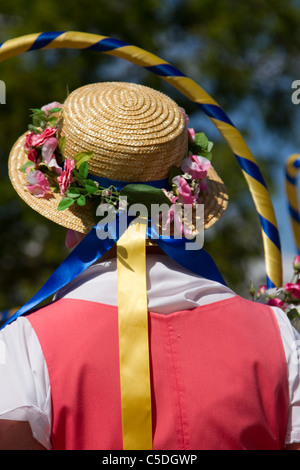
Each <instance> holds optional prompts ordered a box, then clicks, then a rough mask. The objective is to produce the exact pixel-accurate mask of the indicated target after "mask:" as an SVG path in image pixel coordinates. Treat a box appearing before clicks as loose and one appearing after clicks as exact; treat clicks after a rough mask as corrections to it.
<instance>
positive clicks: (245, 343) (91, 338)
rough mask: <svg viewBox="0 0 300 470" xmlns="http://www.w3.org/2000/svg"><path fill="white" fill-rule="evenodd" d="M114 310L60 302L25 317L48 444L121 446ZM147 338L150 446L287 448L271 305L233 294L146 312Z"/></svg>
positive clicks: (282, 368)
mask: <svg viewBox="0 0 300 470" xmlns="http://www.w3.org/2000/svg"><path fill="white" fill-rule="evenodd" d="M117 315H118V312H117V307H115V306H108V305H103V304H101V303H96V302H90V301H85V300H78V299H60V300H58V301H56V302H54V303H52V304H50V305H49V306H47V307H45V308H43V309H41V310H39V311H37V312H35V313H32V314H31V315H29V316H28V320H29V322H30V323H31V325H32V326H33V328H34V330H35V332H36V334H37V336H38V339H39V341H40V343H41V348H42V351H43V353H44V356H45V360H46V364H47V368H48V371H49V380H50V386H51V397H52V420H53V421H52V431H51V442H52V448H53V449H122V424H121V411H120V410H121V399H120V370H119V357H118V319H117ZM53 331H55V334H53ZM66 333H67V335H68V338H72V340H68V339H67V338H66ZM149 338H150V364H151V377H152V425H153V448H154V449H178V450H180V449H248V450H249V449H282V448H283V447H284V445H285V435H286V426H287V416H288V409H289V390H288V377H287V367H286V359H285V354H284V350H283V345H282V341H281V339H280V332H279V329H278V324H277V321H276V318H275V316H274V313H273V311H272V310H271V309H270V308H269V307H267V306H263V305H259V306H257V305H255V304H253V303H252V302H249V301H246V300H244V299H242V298H240V297H238V296H235V297H232V298H229V299H226V300H222V301H218V302H215V303H213V304H208V305H202V306H199V307H196V308H194V309H192V310H185V311H180V312H174V313H171V314H168V315H164V314H159V313H151V312H150V313H149ZM191 358H192V359H191Z"/></svg>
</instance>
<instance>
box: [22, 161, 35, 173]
mask: <svg viewBox="0 0 300 470" xmlns="http://www.w3.org/2000/svg"><path fill="white" fill-rule="evenodd" d="M32 165H34V163H33V162H27V163H24V165H22V166H21V167H20V168H19V170H20V171H23V173H26V169H27V168H28V167H29V166H32Z"/></svg>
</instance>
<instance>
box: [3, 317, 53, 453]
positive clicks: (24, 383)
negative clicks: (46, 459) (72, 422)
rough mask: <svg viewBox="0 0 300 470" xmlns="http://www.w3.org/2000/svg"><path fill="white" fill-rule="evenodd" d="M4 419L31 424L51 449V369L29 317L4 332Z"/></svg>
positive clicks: (41, 440)
mask: <svg viewBox="0 0 300 470" xmlns="http://www.w3.org/2000/svg"><path fill="white" fill-rule="evenodd" d="M0 419H11V420H17V421H29V424H30V426H31V430H32V433H33V436H34V437H35V439H36V440H37V441H39V442H40V443H41V444H42V445H43V446H44V447H45V448H46V449H51V443H50V435H51V396H50V386H49V377H48V370H47V366H46V363H45V360H44V357H43V354H42V351H41V347H40V343H39V341H38V339H37V337H36V334H35V332H34V330H33V328H32V327H31V325H30V323H29V321H28V320H27V319H26V318H25V317H20V318H19V319H18V320H17V321H14V322H13V323H11V324H10V325H7V326H6V327H5V328H4V329H3V330H1V331H0Z"/></svg>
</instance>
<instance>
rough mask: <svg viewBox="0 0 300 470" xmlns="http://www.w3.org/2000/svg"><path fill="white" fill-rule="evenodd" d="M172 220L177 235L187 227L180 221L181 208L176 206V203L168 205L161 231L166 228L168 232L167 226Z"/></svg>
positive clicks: (182, 232) (164, 230)
mask: <svg viewBox="0 0 300 470" xmlns="http://www.w3.org/2000/svg"><path fill="white" fill-rule="evenodd" d="M173 222H174V228H175V233H176V234H177V235H178V234H184V233H185V231H186V230H187V229H186V227H185V226H184V224H183V222H182V214H181V208H180V207H178V205H177V204H172V205H171V206H170V208H169V210H168V213H167V220H166V223H165V225H164V226H163V227H162V231H163V232H166V231H167V230H168V234H169V227H170V225H171V223H173Z"/></svg>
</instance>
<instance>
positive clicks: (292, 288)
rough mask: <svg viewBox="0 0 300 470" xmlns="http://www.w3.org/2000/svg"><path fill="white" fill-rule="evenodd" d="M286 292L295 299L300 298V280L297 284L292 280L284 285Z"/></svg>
mask: <svg viewBox="0 0 300 470" xmlns="http://www.w3.org/2000/svg"><path fill="white" fill-rule="evenodd" d="M284 288H285V290H286V292H287V293H288V294H291V296H292V297H293V298H294V299H300V281H297V283H296V284H293V283H292V282H287V283H286V284H285V286H284Z"/></svg>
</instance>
